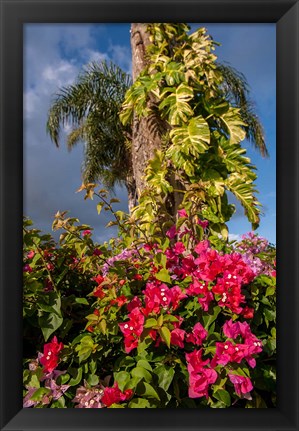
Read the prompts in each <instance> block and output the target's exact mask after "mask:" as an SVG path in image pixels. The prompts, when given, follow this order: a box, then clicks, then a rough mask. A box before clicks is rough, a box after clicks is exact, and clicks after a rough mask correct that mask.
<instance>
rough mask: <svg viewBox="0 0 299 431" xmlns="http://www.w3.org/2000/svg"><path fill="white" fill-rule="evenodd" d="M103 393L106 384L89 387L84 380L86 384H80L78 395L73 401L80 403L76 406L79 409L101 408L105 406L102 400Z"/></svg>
mask: <svg viewBox="0 0 299 431" xmlns="http://www.w3.org/2000/svg"><path fill="white" fill-rule="evenodd" d="M103 395H104V386H102V385H97V386H93V387H92V388H88V387H87V383H86V382H84V386H80V387H79V388H78V389H77V390H76V396H75V398H74V399H73V400H72V402H73V403H78V405H76V406H75V408H77V409H100V408H102V407H103V404H102V402H101V400H102V398H103Z"/></svg>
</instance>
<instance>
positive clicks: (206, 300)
mask: <svg viewBox="0 0 299 431" xmlns="http://www.w3.org/2000/svg"><path fill="white" fill-rule="evenodd" d="M186 293H187V294H188V295H189V296H193V295H194V296H195V295H198V302H199V303H200V304H201V306H202V308H203V310H204V311H208V309H209V304H210V302H211V301H213V299H214V295H213V293H212V292H211V291H209V289H208V283H206V282H205V281H203V280H198V279H196V278H194V279H193V282H192V283H191V284H190V285H189V287H188V289H187V290H186Z"/></svg>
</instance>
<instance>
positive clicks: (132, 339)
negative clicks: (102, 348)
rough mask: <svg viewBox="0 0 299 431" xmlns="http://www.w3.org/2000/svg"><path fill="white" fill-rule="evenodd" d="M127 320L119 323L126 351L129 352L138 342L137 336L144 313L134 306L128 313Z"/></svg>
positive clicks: (138, 335) (141, 326) (141, 329)
mask: <svg viewBox="0 0 299 431" xmlns="http://www.w3.org/2000/svg"><path fill="white" fill-rule="evenodd" d="M128 317H129V320H128V321H127V322H123V323H120V324H119V327H120V330H121V332H122V333H123V334H124V338H125V339H124V343H125V351H126V353H130V351H131V350H133V349H135V348H136V347H137V346H138V343H139V337H140V335H141V334H142V331H143V324H144V315H143V314H142V313H141V311H140V310H139V309H138V308H134V309H133V310H132V311H131V313H130V314H129V316H128Z"/></svg>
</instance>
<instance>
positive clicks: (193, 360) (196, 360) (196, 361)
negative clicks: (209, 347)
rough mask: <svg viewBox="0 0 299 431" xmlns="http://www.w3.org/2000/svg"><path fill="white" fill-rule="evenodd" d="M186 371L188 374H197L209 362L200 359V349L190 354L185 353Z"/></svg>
mask: <svg viewBox="0 0 299 431" xmlns="http://www.w3.org/2000/svg"><path fill="white" fill-rule="evenodd" d="M186 360H187V363H188V365H187V369H188V372H189V373H193V372H194V373H199V372H200V371H201V370H202V368H203V367H204V366H206V365H207V364H209V362H210V360H209V359H206V360H203V359H202V349H200V350H194V351H193V352H191V353H186Z"/></svg>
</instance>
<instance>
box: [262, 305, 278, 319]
mask: <svg viewBox="0 0 299 431" xmlns="http://www.w3.org/2000/svg"><path fill="white" fill-rule="evenodd" d="M264 315H265V317H266V318H267V319H268V320H269V321H270V322H272V321H275V319H276V311H275V310H271V309H270V308H266V307H265V308H264Z"/></svg>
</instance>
